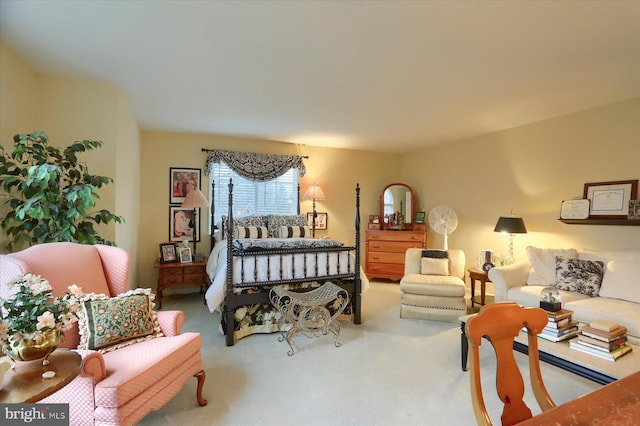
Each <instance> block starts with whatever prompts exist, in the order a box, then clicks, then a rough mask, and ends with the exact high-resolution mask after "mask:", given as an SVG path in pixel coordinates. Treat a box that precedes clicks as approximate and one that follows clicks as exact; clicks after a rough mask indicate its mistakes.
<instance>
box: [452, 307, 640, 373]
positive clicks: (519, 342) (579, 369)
mask: <svg viewBox="0 0 640 426" xmlns="http://www.w3.org/2000/svg"><path fill="white" fill-rule="evenodd" d="M473 315H475V314H472V315H465V316H463V317H460V318H459V320H460V330H461V336H460V347H461V359H462V370H463V371H467V357H468V354H469V342H468V341H467V335H466V333H465V326H466V324H467V320H468V319H469V318H471V317H472V316H473ZM632 346H633V345H632ZM513 349H514V350H516V351H518V352H521V353H523V354H528V353H529V347H528V346H527V334H526V333H525V332H523V331H521V332H520V334H519V335H518V337H516V339H515V341H514V342H513ZM538 354H539V357H540V360H541V361H544V362H546V363H548V364H551V365H554V366H556V367H559V368H561V369H563V370H566V371H569V372H571V373H574V374H577V375H579V376H581V377H585V378H587V379H589V380H592V381H594V382H596V383H600V384H607V383H611V382H613V381H615V380H617V379H620V378H622V377H626V376H629V375H631V374H633V373H635V372H637V371H640V347H638V346H633V351H632V352H631V353H629V354H626V355H624V356H623V357H621V358H619V359H618V360H616V361H607V360H606V359H602V358H598V357H597V356H595V355H589V354H586V353H582V352H579V351H576V350H575V349H571V348H569V340H565V341H561V342H557V343H554V342H550V341H548V340H545V339H542V338H538Z"/></svg>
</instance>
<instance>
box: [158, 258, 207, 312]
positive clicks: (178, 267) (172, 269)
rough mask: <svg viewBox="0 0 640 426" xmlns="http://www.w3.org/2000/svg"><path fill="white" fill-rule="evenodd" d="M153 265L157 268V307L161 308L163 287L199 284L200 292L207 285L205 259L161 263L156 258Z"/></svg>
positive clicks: (205, 288)
mask: <svg viewBox="0 0 640 426" xmlns="http://www.w3.org/2000/svg"><path fill="white" fill-rule="evenodd" d="M153 267H154V268H156V269H157V270H158V289H157V290H156V294H157V296H158V309H161V308H162V290H164V289H165V288H168V287H176V286H189V285H198V284H199V285H200V292H201V293H204V292H205V291H206V290H207V287H208V286H209V278H208V277H207V272H206V268H207V261H206V260H204V261H203V262H191V263H177V262H174V263H161V262H160V260H156V263H155V265H154V266H153Z"/></svg>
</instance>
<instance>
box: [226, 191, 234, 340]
mask: <svg viewBox="0 0 640 426" xmlns="http://www.w3.org/2000/svg"><path fill="white" fill-rule="evenodd" d="M233 296H234V295H233V180H232V179H229V211H228V214H227V302H226V303H225V308H224V315H225V316H226V317H225V318H226V329H225V331H224V335H225V337H226V343H227V346H233V343H234V342H233V341H234V336H233V331H234V329H235V318H234V311H235V307H236V306H235V299H234V297H233Z"/></svg>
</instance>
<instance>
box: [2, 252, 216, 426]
mask: <svg viewBox="0 0 640 426" xmlns="http://www.w3.org/2000/svg"><path fill="white" fill-rule="evenodd" d="M26 272H31V273H33V274H37V275H41V276H42V277H43V278H46V279H47V280H49V283H50V284H51V286H52V287H53V289H54V294H62V293H64V292H66V291H67V287H68V286H69V285H71V284H77V285H78V286H80V287H82V289H83V290H84V292H85V293H90V292H94V293H104V294H107V295H110V296H115V295H117V294H120V293H124V292H126V291H128V290H129V288H128V286H127V280H128V274H129V255H128V253H127V252H126V251H125V250H123V249H120V248H117V247H109V246H104V245H94V246H91V245H82V244H75V243H66V242H62V243H48V244H39V245H36V246H33V247H30V248H28V249H25V250H23V251H20V252H17V253H12V254H8V255H0V297H6V296H7V283H9V282H11V281H13V280H14V279H15V278H17V277H18V276H20V275H22V274H24V273H26ZM157 318H158V322H159V324H160V328H161V329H162V332H163V333H164V337H158V338H155V339H151V340H146V341H142V342H138V343H135V344H132V345H129V346H126V347H123V348H120V349H116V350H112V351H110V352H107V353H104V354H100V353H99V352H97V351H93V350H77V349H75V348H77V346H78V342H79V341H80V340H79V333H78V329H77V327H76V328H74V329H73V330H70V331H68V332H66V333H65V339H64V342H63V343H62V344H61V345H60V347H66V348H71V349H74V350H77V352H78V353H80V354H81V355H82V358H83V365H82V370H81V373H80V375H79V376H78V377H77V378H76V379H75V380H74V381H73V382H71V383H70V384H69V385H67V386H65V387H64V388H63V389H61V390H59V391H58V392H56V393H54V394H53V395H51V396H49V397H47V398H46V399H44V400H42V401H41V402H43V403H69V411H70V423H71V424H72V425H82V426H85V425H93V424H95V425H134V424H136V423H137V422H138V421H140V420H141V419H142V418H143V417H144V416H145V415H147V414H148V413H149V412H151V411H155V410H158V409H159V408H161V407H162V406H163V405H164V404H166V403H167V402H168V401H169V400H170V399H171V398H173V397H174V396H175V395H176V394H177V393H178V392H179V391H180V389H181V388H182V386H183V384H184V383H185V382H186V381H187V380H189V379H190V378H191V377H194V376H195V377H197V379H198V383H197V390H196V399H197V402H198V404H200V405H206V404H207V401H206V400H205V399H203V398H202V387H203V385H204V379H205V373H204V370H203V369H202V358H201V355H200V348H201V346H202V339H201V336H200V334H199V333H180V326H181V325H182V323H183V322H184V314H183V313H182V312H180V311H158V312H157Z"/></svg>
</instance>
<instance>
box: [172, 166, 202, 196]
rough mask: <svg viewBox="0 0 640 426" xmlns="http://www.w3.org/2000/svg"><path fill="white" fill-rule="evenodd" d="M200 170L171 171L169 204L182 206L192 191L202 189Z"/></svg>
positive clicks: (182, 169) (174, 168) (174, 169)
mask: <svg viewBox="0 0 640 426" xmlns="http://www.w3.org/2000/svg"><path fill="white" fill-rule="evenodd" d="M200 172H201V170H200V169H184V168H176V167H171V168H170V169H169V204H182V202H183V201H184V199H185V197H186V196H187V194H188V193H189V191H191V190H192V189H200V182H201V173H200Z"/></svg>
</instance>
